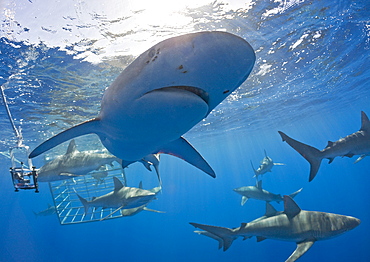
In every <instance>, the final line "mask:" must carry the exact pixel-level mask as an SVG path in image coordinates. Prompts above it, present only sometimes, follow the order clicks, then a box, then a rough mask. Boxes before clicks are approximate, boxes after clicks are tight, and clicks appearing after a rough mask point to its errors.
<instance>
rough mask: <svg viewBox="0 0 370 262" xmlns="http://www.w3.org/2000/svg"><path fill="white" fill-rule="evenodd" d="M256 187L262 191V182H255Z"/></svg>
mask: <svg viewBox="0 0 370 262" xmlns="http://www.w3.org/2000/svg"><path fill="white" fill-rule="evenodd" d="M256 187H257V188H258V189H260V190H261V189H262V180H260V181H257V183H256Z"/></svg>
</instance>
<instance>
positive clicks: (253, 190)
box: [233, 180, 302, 206]
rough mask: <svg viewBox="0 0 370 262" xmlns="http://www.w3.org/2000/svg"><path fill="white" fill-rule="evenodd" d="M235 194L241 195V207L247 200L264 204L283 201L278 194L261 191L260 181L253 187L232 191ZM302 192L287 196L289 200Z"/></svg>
mask: <svg viewBox="0 0 370 262" xmlns="http://www.w3.org/2000/svg"><path fill="white" fill-rule="evenodd" d="M233 190H234V191H235V192H236V193H238V194H240V195H242V201H241V205H242V206H243V205H244V204H245V203H246V202H247V201H248V199H249V198H254V199H258V200H262V201H266V202H272V201H275V202H277V203H280V201H283V200H284V198H283V197H282V196H281V195H280V194H273V193H271V192H268V191H266V190H264V189H262V180H260V181H258V182H257V183H256V185H255V186H243V187H239V188H235V189H233ZM301 191H302V188H301V189H299V190H298V191H296V192H294V193H292V194H290V195H289V196H290V197H291V198H294V197H295V196H296V195H297V194H298V193H300V192H301Z"/></svg>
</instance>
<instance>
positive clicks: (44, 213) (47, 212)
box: [33, 204, 56, 217]
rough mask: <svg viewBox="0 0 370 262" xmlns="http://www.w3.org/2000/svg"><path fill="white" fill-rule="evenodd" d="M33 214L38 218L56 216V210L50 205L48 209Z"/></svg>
mask: <svg viewBox="0 0 370 262" xmlns="http://www.w3.org/2000/svg"><path fill="white" fill-rule="evenodd" d="M33 213H34V214H35V216H36V217H38V216H51V215H54V214H55V213H56V208H55V206H54V205H50V204H48V208H47V209H45V210H42V211H40V212H35V211H33Z"/></svg>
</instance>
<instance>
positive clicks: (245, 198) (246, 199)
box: [240, 196, 249, 206]
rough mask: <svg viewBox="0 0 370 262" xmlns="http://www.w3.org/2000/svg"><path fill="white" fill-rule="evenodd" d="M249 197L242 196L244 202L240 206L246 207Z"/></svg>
mask: <svg viewBox="0 0 370 262" xmlns="http://www.w3.org/2000/svg"><path fill="white" fill-rule="evenodd" d="M248 199H249V198H248V197H246V196H242V201H241V202H240V205H242V206H244V204H245V203H246V202H247V201H248Z"/></svg>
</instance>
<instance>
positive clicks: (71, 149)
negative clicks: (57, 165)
mask: <svg viewBox="0 0 370 262" xmlns="http://www.w3.org/2000/svg"><path fill="white" fill-rule="evenodd" d="M75 151H77V149H76V142H75V140H74V139H72V140H71V142H69V145H68V149H67V153H66V154H71V153H74V152H75Z"/></svg>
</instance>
